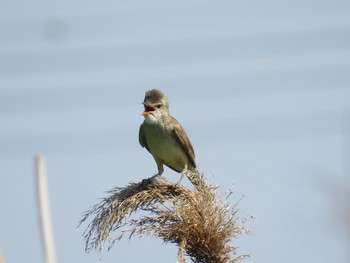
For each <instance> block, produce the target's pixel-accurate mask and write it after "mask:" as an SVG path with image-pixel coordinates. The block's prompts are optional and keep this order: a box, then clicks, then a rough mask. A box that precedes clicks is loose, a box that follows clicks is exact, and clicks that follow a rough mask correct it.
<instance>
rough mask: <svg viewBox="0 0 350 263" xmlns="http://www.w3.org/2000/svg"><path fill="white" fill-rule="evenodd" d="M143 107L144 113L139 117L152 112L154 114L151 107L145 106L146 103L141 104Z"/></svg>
mask: <svg viewBox="0 0 350 263" xmlns="http://www.w3.org/2000/svg"><path fill="white" fill-rule="evenodd" d="M143 106H145V111H144V112H142V113H141V115H146V114H150V113H152V112H154V111H155V110H156V109H155V108H153V107H152V106H150V105H148V104H146V103H143Z"/></svg>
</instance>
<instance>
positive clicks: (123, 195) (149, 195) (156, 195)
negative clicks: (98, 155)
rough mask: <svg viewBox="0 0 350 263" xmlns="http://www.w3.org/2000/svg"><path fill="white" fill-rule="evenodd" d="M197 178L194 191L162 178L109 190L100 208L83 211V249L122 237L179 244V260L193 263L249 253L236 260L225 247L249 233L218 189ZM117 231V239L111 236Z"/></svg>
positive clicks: (221, 262)
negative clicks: (136, 214)
mask: <svg viewBox="0 0 350 263" xmlns="http://www.w3.org/2000/svg"><path fill="white" fill-rule="evenodd" d="M191 176H192V177H193V176H197V179H196V180H197V182H198V184H197V185H196V187H195V189H193V190H192V189H189V188H186V187H185V186H179V187H176V186H175V185H174V184H173V183H171V182H169V181H167V180H166V179H165V178H163V177H160V178H159V179H156V180H152V181H147V183H146V184H145V181H143V182H140V183H130V184H129V185H128V186H126V187H116V188H114V189H112V190H110V191H108V194H109V196H107V197H105V198H104V199H103V200H102V201H101V202H100V203H99V204H97V205H95V206H93V207H91V208H90V209H89V210H88V211H87V212H85V214H84V216H83V218H82V220H81V221H80V223H79V225H80V224H82V223H83V222H85V221H86V220H87V219H88V218H89V217H93V219H92V221H91V222H90V223H89V224H88V226H87V228H86V230H85V232H84V239H85V241H86V248H85V249H86V251H90V250H94V249H96V250H99V251H101V250H102V249H103V245H104V243H105V241H106V240H108V241H109V242H110V244H109V248H110V247H111V246H112V245H113V244H114V243H115V241H117V240H120V239H121V238H122V237H123V235H124V234H125V233H129V238H131V237H132V236H134V235H136V236H139V237H142V236H156V237H160V238H161V239H162V240H163V241H164V242H166V243H175V244H176V245H177V246H178V249H179V250H178V262H181V263H185V262H186V260H185V256H188V257H190V259H191V260H192V261H193V262H203V263H234V262H238V261H239V260H240V259H242V258H244V257H246V256H247V255H241V256H237V248H236V247H234V246H231V245H230V244H229V243H230V241H231V239H232V238H234V237H236V236H237V235H239V234H242V233H247V230H246V229H245V228H244V227H243V226H241V225H240V223H241V221H242V219H240V218H238V217H237V216H236V211H237V210H236V205H234V206H229V204H228V203H227V200H225V201H223V200H222V199H221V198H220V196H219V195H218V194H217V193H216V189H217V188H216V187H214V186H212V185H209V184H207V183H206V181H205V179H204V178H203V176H201V175H199V174H197V175H193V174H192V175H191ZM139 210H143V211H146V212H148V213H147V216H142V217H140V218H136V219H130V215H131V214H133V213H135V212H137V211H139ZM116 230H119V235H117V236H116V237H112V233H113V232H115V231H116Z"/></svg>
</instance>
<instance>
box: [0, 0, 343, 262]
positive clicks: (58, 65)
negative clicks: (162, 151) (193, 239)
mask: <svg viewBox="0 0 350 263" xmlns="http://www.w3.org/2000/svg"><path fill="white" fill-rule="evenodd" d="M0 6H1V8H0V21H1V23H0V176H1V177H0V178H1V184H0V205H1V219H0V220H1V221H0V249H1V250H2V252H3V255H4V258H5V260H6V262H7V263H11V262H43V256H42V251H41V243H40V239H39V227H38V219H37V207H36V198H35V191H34V189H35V188H34V175H33V173H34V165H33V157H34V155H35V154H36V153H42V154H43V155H45V157H46V161H47V169H48V181H49V190H50V202H51V210H52V217H53V228H54V234H55V243H56V248H57V257H58V262H86V263H89V262H99V261H100V260H101V261H100V262H105V263H107V262H108V263H109V262H141V261H142V262H175V258H176V253H177V248H176V247H175V246H173V245H171V244H168V245H164V244H162V242H161V241H160V240H158V239H155V238H145V239H132V240H131V241H130V242H129V241H128V240H123V241H121V242H119V243H117V244H116V245H115V246H114V247H113V248H112V250H111V251H109V252H107V251H103V253H102V254H101V255H100V254H98V252H95V253H90V254H86V253H85V252H84V241H83V238H82V233H83V230H84V228H85V227H86V225H84V226H82V227H81V229H78V230H76V229H75V228H76V226H77V224H78V221H79V220H80V219H81V215H82V213H83V212H84V211H85V210H87V209H88V208H89V207H90V206H91V205H93V204H96V203H97V202H99V198H101V197H103V196H105V193H104V191H106V190H108V189H110V188H112V187H114V186H123V185H126V184H127V183H129V182H131V181H134V182H138V181H140V180H142V179H143V178H146V177H149V176H151V175H153V174H154V173H155V172H156V165H155V163H154V161H153V159H152V157H151V155H150V154H149V153H148V152H147V151H146V150H145V149H142V148H141V147H140V146H139V143H138V128H139V125H140V124H141V123H142V121H143V118H142V117H141V116H140V113H141V112H142V111H143V107H142V105H141V102H142V101H143V97H144V92H145V91H146V90H148V89H152V88H157V89H161V90H162V91H163V92H164V93H165V94H166V95H167V96H168V97H169V99H170V103H171V104H170V112H171V114H172V115H173V116H175V117H176V118H177V119H178V120H179V121H180V122H181V123H182V124H183V126H184V127H185V129H186V131H187V133H188V135H189V137H190V138H191V141H192V143H193V145H194V148H195V150H196V157H197V162H198V164H199V167H200V170H201V171H202V172H203V173H204V174H205V175H207V176H209V181H211V182H214V183H217V184H219V185H220V186H221V188H220V189H219V191H221V192H223V193H224V192H225V190H226V189H228V188H230V187H232V183H233V184H234V196H233V197H232V198H231V201H232V203H234V202H236V201H237V200H239V199H240V198H241V197H242V195H244V196H245V197H244V198H243V200H242V201H241V202H240V204H239V216H246V215H255V216H256V217H257V219H256V220H249V221H248V222H247V223H246V227H247V228H248V229H250V230H251V231H252V234H251V235H246V236H239V237H238V238H237V239H235V240H233V242H232V244H233V245H235V246H239V253H241V254H245V253H250V254H251V255H252V258H251V259H246V260H245V262H259V263H267V262H269V263H271V262H285V263H292V262H293V263H294V262H308V263H310V262H317V263H320V262H339V263H343V262H350V252H349V251H350V215H349V211H350V191H349V176H350V163H349V156H350V122H349V121H350V120H349V117H350V15H349V14H350V2H349V1H345V0H333V1H331V0H318V1H316V0H306V1H305V0H295V1H281V0H278V1H277V0H267V1H257V0H252V1H242V0H230V1H228V0H225V1H224V0H215V1H214V0H201V1H198V0H193V1H189V0H186V1H184V0H179V1H160V0H148V1H141V0H135V1H118V0H115V1H108V0H107V1H86V0H84V1H82V0H76V1H68V0H61V1H46V2H45V1H37V0H31V1H9V0H7V1H6V0H5V1H2V2H1V4H0ZM164 176H166V177H167V178H168V179H169V180H172V181H174V182H175V181H177V180H178V178H179V175H178V174H176V173H174V172H173V171H171V170H169V169H166V170H165V173H164Z"/></svg>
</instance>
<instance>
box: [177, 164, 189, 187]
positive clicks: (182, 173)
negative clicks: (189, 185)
mask: <svg viewBox="0 0 350 263" xmlns="http://www.w3.org/2000/svg"><path fill="white" fill-rule="evenodd" d="M187 171H188V170H187V164H186V165H185V168H184V169H183V171H182V172H181V177H180V180H179V181H178V182H177V183H176V184H175V187H179V185H180V183H181V181H182V179H183V178H184V176H185V174H186V172H187ZM186 176H187V175H186Z"/></svg>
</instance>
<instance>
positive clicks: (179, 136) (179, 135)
mask: <svg viewBox="0 0 350 263" xmlns="http://www.w3.org/2000/svg"><path fill="white" fill-rule="evenodd" d="M172 119H173V121H172V123H173V133H174V135H175V136H174V137H175V138H176V140H177V141H178V142H179V143H180V145H181V146H182V148H183V150H184V152H185V153H186V155H187V157H188V160H189V162H190V163H191V164H192V166H193V167H194V168H196V161H195V154H194V150H193V146H192V143H191V141H190V139H189V138H188V136H187V134H186V132H185V130H184V128H183V127H182V126H181V124H180V123H179V122H178V121H177V120H176V119H175V118H173V117H172Z"/></svg>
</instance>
